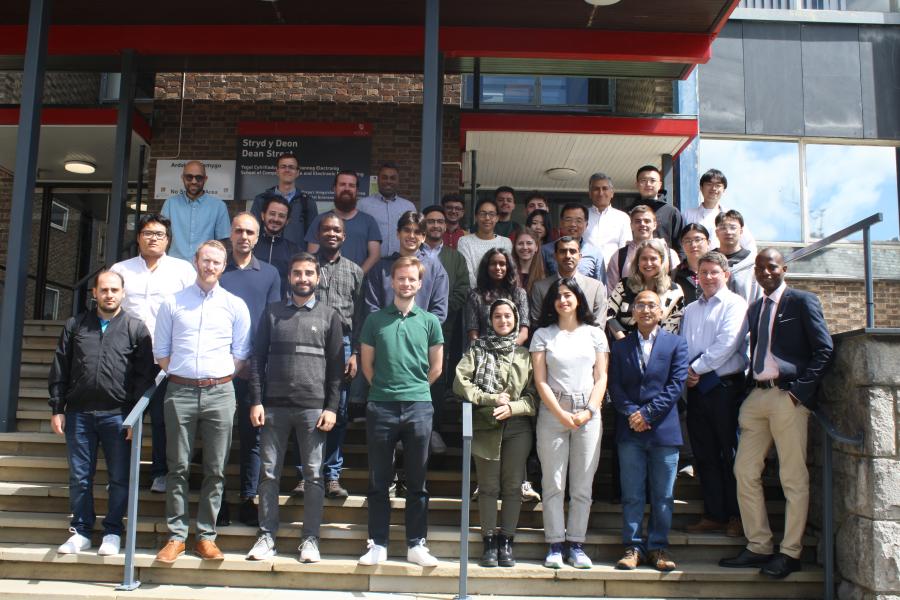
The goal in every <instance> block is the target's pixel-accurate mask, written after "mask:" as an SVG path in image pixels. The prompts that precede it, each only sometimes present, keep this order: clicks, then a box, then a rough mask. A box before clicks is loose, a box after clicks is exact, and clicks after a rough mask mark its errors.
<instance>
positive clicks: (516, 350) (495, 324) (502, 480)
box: [453, 298, 535, 567]
mask: <svg viewBox="0 0 900 600" xmlns="http://www.w3.org/2000/svg"><path fill="white" fill-rule="evenodd" d="M518 313H519V311H518V310H517V309H516V305H515V304H514V303H513V302H512V301H511V300H509V299H508V298H499V299H497V300H494V302H493V303H491V306H490V323H491V324H490V326H489V329H488V333H487V335H484V336H482V337H479V338H478V339H476V340H474V341H473V342H472V345H471V346H470V347H469V350H468V351H467V352H466V353H465V354H464V355H463V357H462V360H461V361H460V362H459V364H458V365H457V367H456V379H455V380H454V382H453V392H454V393H455V394H456V395H458V396H460V397H461V398H463V399H464V400H467V401H469V402H471V403H472V404H474V405H475V411H474V413H473V434H474V436H473V441H472V455H473V456H474V458H475V473H476V477H477V478H478V514H479V517H480V519H481V535H482V537H483V539H484V554H483V556H482V557H481V561H480V563H479V564H480V565H481V566H482V567H496V566H497V565H498V564H499V565H500V566H501V567H513V566H515V564H516V561H515V559H514V558H513V552H512V545H513V536H514V535H515V533H516V526H517V525H518V522H519V511H520V509H521V507H522V494H521V487H520V486H521V484H522V479H523V478H524V477H525V462H526V460H527V459H528V454H529V453H530V452H531V446H532V437H533V433H534V429H533V426H532V424H531V418H530V417H531V415H534V412H535V411H534V396H535V392H534V388H533V386H532V385H531V355H530V354H529V353H528V350H527V349H526V348H523V347H522V346H519V345H517V344H516V338H517V336H518V331H519V314H518ZM498 496H499V497H500V499H501V500H502V501H503V503H502V505H501V508H500V531H499V533H498V532H497V531H496V528H497V497H498Z"/></svg>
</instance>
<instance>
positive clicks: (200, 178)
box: [182, 173, 206, 181]
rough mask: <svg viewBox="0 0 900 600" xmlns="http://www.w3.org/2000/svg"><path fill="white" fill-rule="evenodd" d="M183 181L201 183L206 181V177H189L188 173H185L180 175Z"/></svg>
mask: <svg viewBox="0 0 900 600" xmlns="http://www.w3.org/2000/svg"><path fill="white" fill-rule="evenodd" d="M182 177H184V179H185V181H203V180H204V179H206V175H191V174H190V173H185V174H184V175H182Z"/></svg>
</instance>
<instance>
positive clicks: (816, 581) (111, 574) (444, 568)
mask: <svg viewBox="0 0 900 600" xmlns="http://www.w3.org/2000/svg"><path fill="white" fill-rule="evenodd" d="M154 556H155V551H154V550H153V549H142V550H141V551H139V552H138V553H137V554H136V556H135V566H136V577H137V579H139V580H140V581H141V582H143V583H144V584H145V585H148V584H157V585H173V584H175V585H197V586H202V587H206V586H229V587H244V586H246V587H260V588H273V587H274V588H279V589H288V588H293V589H301V590H302V589H307V590H308V589H323V590H327V589H340V590H347V591H358V592H368V591H372V592H397V593H404V592H405V593H415V594H433V593H439V594H453V593H455V592H456V591H457V590H458V578H459V564H458V562H456V561H451V560H443V561H441V563H440V564H439V565H438V566H437V567H431V568H422V567H418V566H416V565H412V564H409V563H407V562H405V561H402V560H398V559H397V558H399V557H396V558H392V560H388V561H386V562H385V563H383V564H381V565H378V566H376V567H363V566H360V565H358V564H357V563H356V559H357V556H356V555H355V554H354V555H344V556H335V557H330V556H329V557H326V558H324V559H323V560H322V562H320V563H316V564H302V563H299V562H298V561H297V560H296V558H295V557H294V556H291V555H288V556H276V557H275V558H273V559H271V560H268V561H247V560H245V559H244V554H243V553H231V552H229V553H226V557H225V560H224V561H221V562H216V563H209V562H205V561H201V560H200V559H198V558H196V557H193V556H184V557H182V558H179V559H178V561H176V562H175V564H173V565H171V566H170V565H160V564H159V563H156V562H155V560H154ZM48 564H52V565H53V566H52V568H47V566H48ZM123 564H124V557H123V556H121V555H120V556H114V557H98V556H96V555H95V554H92V553H83V554H79V555H66V556H60V555H58V554H56V552H55V551H54V548H53V547H51V546H48V545H41V544H28V545H24V546H19V545H11V544H2V545H0V576H2V577H3V578H4V579H43V580H49V579H55V580H66V581H95V582H96V581H100V582H103V581H105V582H110V583H113V582H119V581H121V578H122V568H123ZM468 584H469V592H470V593H472V594H515V595H529V596H553V597H561V596H592V597H597V596H628V597H635V596H645V597H667V596H668V597H676V596H677V597H685V596H689V597H694V598H701V597H704V598H817V597H820V596H821V591H822V589H821V588H822V572H821V570H819V569H817V568H815V567H810V568H809V569H807V570H804V571H801V572H799V573H795V574H792V575H791V576H790V578H788V579H787V580H783V581H773V580H771V579H768V578H765V577H764V576H762V575H759V574H758V573H757V572H756V571H755V570H743V569H722V568H719V567H717V566H714V565H710V564H706V563H705V562H699V563H694V562H689V561H688V562H684V563H681V564H680V565H679V569H678V570H676V571H673V572H670V573H658V572H656V571H654V570H651V569H647V568H639V569H636V570H634V571H617V570H615V569H614V568H612V566H610V565H607V564H603V565H597V566H595V567H594V568H593V569H590V570H576V569H572V568H570V567H565V568H563V569H560V570H558V571H556V570H552V569H546V568H544V567H543V566H541V565H540V564H538V563H536V562H532V561H527V560H522V561H520V562H519V563H518V564H517V566H516V567H514V568H512V569H501V568H493V569H485V568H482V567H479V566H477V565H476V564H474V563H470V565H469V569H468ZM130 597H131V596H129V598H130Z"/></svg>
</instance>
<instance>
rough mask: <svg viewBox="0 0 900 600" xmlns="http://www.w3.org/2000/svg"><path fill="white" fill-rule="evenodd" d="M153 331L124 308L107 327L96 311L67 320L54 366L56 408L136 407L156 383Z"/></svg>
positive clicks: (53, 401) (52, 392)
mask: <svg viewBox="0 0 900 600" xmlns="http://www.w3.org/2000/svg"><path fill="white" fill-rule="evenodd" d="M155 374H156V369H155V368H154V364H153V347H152V344H151V342H150V332H149V331H148V330H147V326H146V325H144V322H143V321H141V320H140V319H139V318H137V317H135V316H133V315H130V314H128V313H127V312H125V311H124V310H123V311H120V312H119V314H118V315H116V316H115V317H113V318H112V319H111V320H110V321H109V324H108V325H107V326H106V332H103V331H102V330H101V328H100V319H99V318H98V317H97V313H96V312H94V311H90V312H85V313H82V314H80V315H77V316H75V317H71V318H70V319H69V320H68V321H66V325H65V327H64V328H63V331H62V333H61V334H60V336H59V344H58V345H57V348H56V354H55V355H54V357H53V364H52V365H50V376H49V380H48V382H49V387H50V408H51V409H52V410H53V414H54V415H57V414H64V413H65V412H66V411H74V412H88V411H112V410H123V411H127V410H130V409H131V407H132V406H134V404H135V403H136V402H137V401H138V399H140V397H141V395H142V394H143V393H144V392H145V391H147V388H148V387H150V384H151V383H153V378H154V375H155Z"/></svg>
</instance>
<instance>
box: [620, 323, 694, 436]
mask: <svg viewBox="0 0 900 600" xmlns="http://www.w3.org/2000/svg"><path fill="white" fill-rule="evenodd" d="M639 335H640V333H639V332H638V331H637V330H635V331H633V332H631V333H629V334H628V335H627V336H626V337H625V338H624V339H621V340H619V341H617V342H615V343H613V345H612V349H611V350H610V365H609V395H610V397H611V398H612V402H613V406H614V407H615V409H616V441H617V442H621V441H623V440H627V439H634V440H641V441H647V440H649V441H650V443H651V444H653V445H655V446H680V445H681V444H682V443H683V440H682V438H681V424H680V423H679V421H678V410H677V409H676V406H677V405H678V400H679V399H680V398H681V393H682V391H683V390H684V384H685V382H686V381H687V375H688V365H689V362H688V348H687V342H686V341H685V340H684V338H683V337H681V336H678V335H675V334H672V333H669V332H668V331H665V330H664V329H662V328H660V330H659V333H658V334H657V337H656V342H655V343H654V344H653V350H652V351H651V352H650V360H648V361H647V370H646V372H642V369H641V359H640V352H641V345H640V342H639V341H638V336H639ZM637 410H640V411H641V415H643V417H644V419H645V420H646V421H647V422H648V423H649V424H650V429H649V430H647V431H642V432H640V433H638V432H636V431H633V430H632V429H631V428H630V427H629V426H628V417H629V416H630V415H631V414H633V413H634V412H635V411H637Z"/></svg>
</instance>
